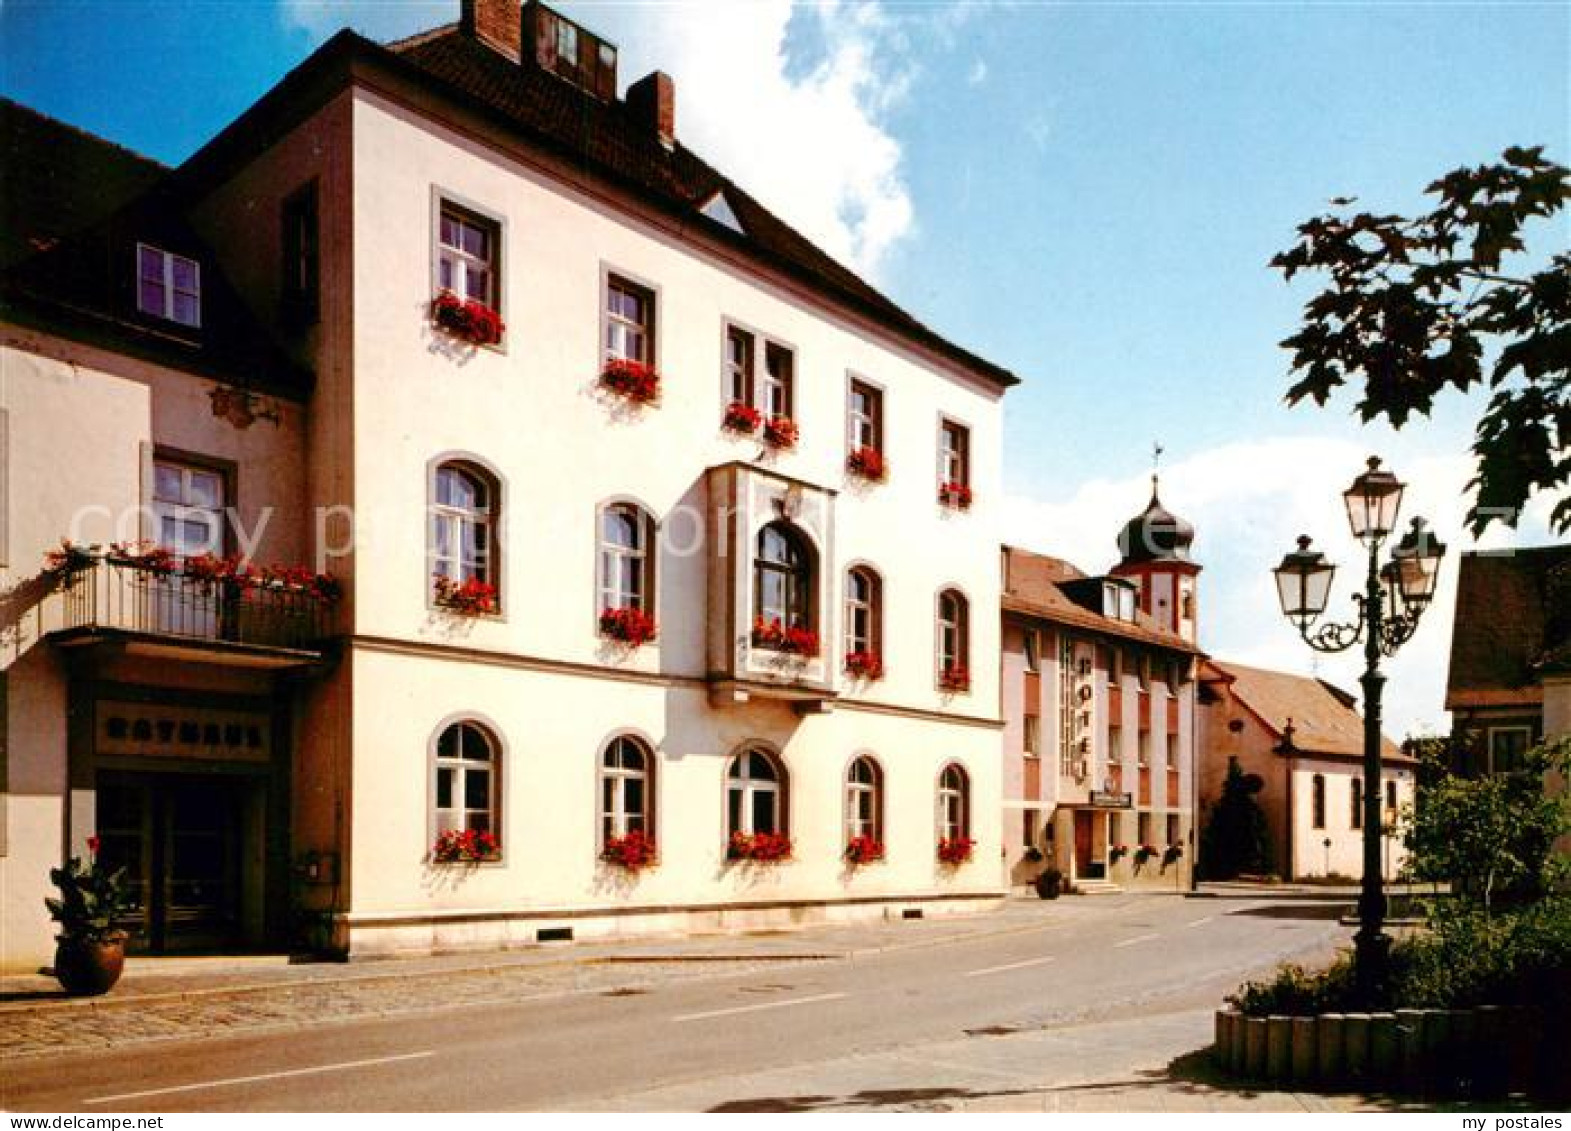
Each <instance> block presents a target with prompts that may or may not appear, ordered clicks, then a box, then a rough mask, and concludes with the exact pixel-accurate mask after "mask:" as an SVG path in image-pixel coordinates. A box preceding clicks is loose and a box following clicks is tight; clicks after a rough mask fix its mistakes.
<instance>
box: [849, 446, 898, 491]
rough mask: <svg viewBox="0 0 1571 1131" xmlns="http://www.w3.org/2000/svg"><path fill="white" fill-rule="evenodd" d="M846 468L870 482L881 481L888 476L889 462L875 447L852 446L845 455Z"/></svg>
mask: <svg viewBox="0 0 1571 1131" xmlns="http://www.w3.org/2000/svg"><path fill="white" fill-rule="evenodd" d="M846 468H847V469H848V470H849V471H850V472H851V473H852V474H853V475H859V476H861V477H862V478H863V479H866V480H867V481H868V482H870V483H882V482H883V481H884V480H885V479H887V478H889V464H888V462H887V461H886V460H885V459H884V453H883V452H881V451H879V450H878V449H877V448H870V447H866V446H864V447H860V448H853V449H852V451H851V454H850V455H848V456H846Z"/></svg>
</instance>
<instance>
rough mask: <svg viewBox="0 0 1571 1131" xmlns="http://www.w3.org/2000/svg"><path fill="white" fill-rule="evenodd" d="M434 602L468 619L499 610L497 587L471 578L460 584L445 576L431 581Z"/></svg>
mask: <svg viewBox="0 0 1571 1131" xmlns="http://www.w3.org/2000/svg"><path fill="white" fill-rule="evenodd" d="M431 585H432V600H434V601H435V602H436V603H437V604H438V605H440V606H441V607H442V608H444V609H447V610H449V611H450V612H454V613H458V614H459V615H461V616H466V617H478V616H488V615H490V614H492V613H495V612H496V610H497V602H496V596H497V594H496V586H495V585H491V584H489V583H488V582H484V581H481V580H480V579H479V578H478V577H471V578H470V579H469V580H468V581H465V582H463V583H459V582H457V581H454V580H453V579H452V578H451V577H447V576H446V575H444V574H440V573H439V574H436V575H434V576H433V577H432V579H431Z"/></svg>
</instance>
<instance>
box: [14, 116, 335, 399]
mask: <svg viewBox="0 0 1571 1131" xmlns="http://www.w3.org/2000/svg"><path fill="white" fill-rule="evenodd" d="M0 126H3V129H4V139H5V140H4V146H5V151H4V152H5V192H4V193H3V194H0V195H3V198H4V201H5V205H4V207H5V217H6V230H5V243H4V255H5V259H4V261H3V263H0V317H4V318H7V319H10V320H14V321H16V322H18V323H21V324H24V325H28V326H32V327H35V328H37V329H41V330H44V331H46V332H50V333H58V334H61V335H62V336H64V337H68V338H71V339H73V340H77V341H85V342H88V343H89V344H92V345H96V346H102V347H104V348H107V349H112V350H116V351H120V352H124V353H127V354H130V355H132V356H136V357H141V358H144V359H146V360H150V361H154V362H157V363H159V364H165V365H170V366H172V367H175V368H179V369H185V370H187V371H191V372H196V373H202V374H205V375H209V376H214V377H221V378H223V379H225V380H231V381H234V382H236V383H243V384H247V385H251V386H255V387H258V388H265V389H267V390H268V391H273V392H279V393H282V394H285V395H289V396H299V395H302V394H303V393H304V392H305V391H306V390H307V389H309V387H310V375H309V374H308V373H306V372H305V371H304V370H302V369H301V368H300V367H299V366H297V365H296V364H295V363H294V362H292V361H290V360H289V359H288V358H287V357H286V356H285V355H284V354H283V352H282V351H281V350H280V349H279V348H278V347H277V345H276V344H275V343H274V342H273V340H272V338H271V336H270V335H269V334H268V333H267V332H266V331H265V330H264V329H263V328H262V327H261V326H260V325H259V324H258V323H257V321H256V319H255V318H254V317H253V316H252V314H251V313H250V311H249V310H248V309H247V308H246V306H245V304H244V303H243V302H242V301H241V299H240V297H239V295H238V294H237V293H236V292H235V290H234V288H233V287H232V286H231V285H230V284H229V282H228V280H227V279H226V278H225V277H224V275H223V272H222V271H221V270H220V269H219V266H218V259H217V257H216V256H215V255H214V254H213V253H212V251H211V249H209V248H208V247H207V246H206V245H205V244H204V243H203V241H202V240H201V239H200V238H199V237H198V236H197V235H196V233H195V232H194V231H192V229H191V226H190V225H189V224H188V223H186V221H185V218H184V215H183V210H182V209H181V208H180V207H179V206H178V205H176V204H175V203H173V202H172V201H171V200H170V199H169V198H168V194H167V192H166V189H165V186H166V184H167V178H168V177H169V170H167V169H165V168H164V167H163V166H161V165H158V164H156V163H155V162H152V161H149V160H147V159H146V158H143V157H138V156H137V155H136V154H134V153H131V152H130V151H129V150H126V149H122V148H121V147H120V146H117V145H115V144H113V143H112V142H109V141H105V140H104V139H102V138H98V137H94V136H93V135H92V134H88V133H85V132H83V131H81V130H78V129H75V128H73V127H71V126H67V125H65V124H64V123H61V122H57V121H55V120H53V119H51V118H48V117H46V116H44V115H42V114H39V113H37V112H36V111H34V110H31V109H29V108H27V107H25V106H21V105H18V104H17V103H15V102H10V101H3V100H0ZM56 205H58V207H56ZM138 242H146V243H148V244H151V245H153V246H156V247H159V248H161V249H162V250H165V251H170V252H174V253H176V254H179V255H184V256H188V257H190V258H193V259H195V260H197V261H198V262H199V263H200V264H201V287H202V318H201V320H202V325H201V327H200V328H192V327H186V326H181V325H178V324H176V323H173V322H168V321H165V320H162V319H156V318H150V317H147V316H145V315H142V314H141V313H139V312H138V311H137V309H136V296H135V287H134V283H135V278H136V245H137V243H138Z"/></svg>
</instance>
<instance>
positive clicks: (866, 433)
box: [846, 380, 884, 453]
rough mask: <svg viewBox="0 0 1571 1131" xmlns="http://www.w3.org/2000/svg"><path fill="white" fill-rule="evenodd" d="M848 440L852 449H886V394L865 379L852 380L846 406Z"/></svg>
mask: <svg viewBox="0 0 1571 1131" xmlns="http://www.w3.org/2000/svg"><path fill="white" fill-rule="evenodd" d="M846 431H847V436H846V442H847V444H848V445H849V447H850V449H851V450H852V451H856V450H857V449H858V448H872V449H873V450H874V451H875V452H879V453H882V452H883V450H884V394H883V393H882V392H881V391H880V390H878V389H875V388H873V386H871V385H869V384H868V383H867V382H865V381H857V380H853V381H852V382H851V395H850V400H849V403H848V404H847V406H846Z"/></svg>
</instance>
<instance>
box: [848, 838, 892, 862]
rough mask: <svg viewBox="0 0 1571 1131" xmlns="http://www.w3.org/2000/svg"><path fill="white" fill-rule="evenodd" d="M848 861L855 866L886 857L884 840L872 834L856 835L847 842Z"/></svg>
mask: <svg viewBox="0 0 1571 1131" xmlns="http://www.w3.org/2000/svg"><path fill="white" fill-rule="evenodd" d="M845 858H846V862H847V863H849V864H851V865H852V866H853V867H858V866H860V865H862V864H871V863H873V862H874V861H875V860H882V859H883V858H884V842H883V841H881V840H878V839H876V838H874V837H870V836H854V837H852V838H851V839H850V840H849V841H847V842H846V850H845Z"/></svg>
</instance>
